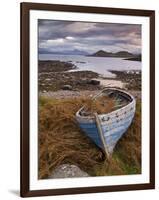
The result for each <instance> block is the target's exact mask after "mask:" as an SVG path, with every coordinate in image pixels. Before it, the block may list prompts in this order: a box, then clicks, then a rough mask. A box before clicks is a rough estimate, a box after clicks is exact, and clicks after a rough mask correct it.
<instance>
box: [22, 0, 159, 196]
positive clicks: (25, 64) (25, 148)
mask: <svg viewBox="0 0 159 200" xmlns="http://www.w3.org/2000/svg"><path fill="white" fill-rule="evenodd" d="M30 10H45V11H67V12H78V13H94V14H95V13H100V14H113V15H125V16H127V15H128V16H141V17H142V16H146V17H149V19H150V75H149V76H150V86H149V87H150V163H149V165H150V182H149V183H143V184H133V185H114V186H98V187H82V188H81V187H80V188H67V189H48V190H30V189H29V188H30V186H29V184H30V183H29V173H30V172H29V163H30V160H29V137H30V136H29V106H30V104H29V96H30V89H29V77H30V76H29V74H30V69H29V45H30V43H29V11H30ZM20 48H21V148H20V153H21V174H20V177H21V178H20V195H21V197H33V196H43V195H45V196H48V195H64V194H65V195H66V194H77V193H97V192H113V191H127V190H144V189H153V188H154V187H155V12H154V11H153V10H136V9H121V8H120V9H119V8H105V7H87V6H73V5H57V4H56V5H53V4H41V3H26V2H25V3H21V47H20Z"/></svg>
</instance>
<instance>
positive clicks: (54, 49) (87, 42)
mask: <svg viewBox="0 0 159 200" xmlns="http://www.w3.org/2000/svg"><path fill="white" fill-rule="evenodd" d="M38 25H39V53H56V54H76V55H77V54H79V55H80V54H81V55H82V54H85V55H86V54H91V53H94V52H96V51H98V50H104V51H109V52H117V51H129V52H131V53H141V25H133V24H113V23H87V22H70V21H54V20H39V22H38Z"/></svg>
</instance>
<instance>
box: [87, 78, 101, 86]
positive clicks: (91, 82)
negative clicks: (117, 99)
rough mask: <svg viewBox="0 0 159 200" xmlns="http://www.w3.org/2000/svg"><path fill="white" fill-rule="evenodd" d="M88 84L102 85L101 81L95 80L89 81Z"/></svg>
mask: <svg viewBox="0 0 159 200" xmlns="http://www.w3.org/2000/svg"><path fill="white" fill-rule="evenodd" d="M87 83H88V84H91V85H100V81H98V80H94V79H91V80H88V81H87Z"/></svg>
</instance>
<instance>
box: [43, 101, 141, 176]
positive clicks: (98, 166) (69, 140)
mask: <svg viewBox="0 0 159 200" xmlns="http://www.w3.org/2000/svg"><path fill="white" fill-rule="evenodd" d="M88 102H89V100H88V99H83V98H81V99H63V100H53V99H45V98H40V99H39V179H42V178H47V177H49V175H50V174H51V173H52V171H53V170H54V169H55V168H56V167H57V166H58V165H60V164H63V163H71V164H75V165H78V166H79V167H80V168H81V169H82V170H84V171H86V172H87V173H89V174H90V175H91V176H97V175H119V174H135V173H140V171H141V128H140V125H141V108H140V105H141V103H140V102H139V103H138V105H137V112H136V115H135V119H134V122H133V124H132V125H131V127H130V128H129V130H128V133H127V134H125V136H124V137H123V138H122V139H121V141H120V142H119V143H118V145H117V147H116V150H115V152H114V154H113V157H112V160H111V162H110V163H108V162H107V161H106V159H105V157H104V155H103V153H102V151H101V150H100V149H99V148H98V147H97V146H96V145H95V144H94V143H93V142H92V141H91V140H90V139H89V138H87V137H86V136H85V134H84V133H83V132H82V131H81V130H80V129H79V128H78V125H77V123H76V120H75V113H76V112H77V110H78V109H79V108H80V107H81V106H82V105H83V104H84V103H85V104H86V103H88Z"/></svg>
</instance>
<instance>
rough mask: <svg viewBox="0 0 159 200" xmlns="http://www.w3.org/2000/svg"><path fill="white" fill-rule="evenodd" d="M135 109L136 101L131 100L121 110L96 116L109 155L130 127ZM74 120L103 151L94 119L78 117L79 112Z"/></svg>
mask: <svg viewBox="0 0 159 200" xmlns="http://www.w3.org/2000/svg"><path fill="white" fill-rule="evenodd" d="M132 98H133V97H132ZM135 107H136V101H135V99H134V98H133V100H132V102H130V103H129V104H128V105H126V106H125V107H123V108H121V109H118V110H115V111H113V112H111V113H108V114H102V115H98V118H99V121H100V126H101V129H102V134H103V136H104V140H105V143H106V146H107V150H108V152H109V154H112V153H113V150H114V148H115V145H116V144H117V142H118V140H119V139H120V138H121V137H122V136H123V134H124V133H125V132H126V131H127V129H128V128H129V126H130V125H131V123H132V120H133V118H134V114H135ZM76 119H77V121H78V123H79V126H80V128H81V129H82V130H83V131H84V132H85V134H86V135H87V136H88V137H90V138H91V139H92V140H93V141H94V142H95V144H96V145H97V146H99V147H100V148H102V149H104V146H103V142H102V140H101V137H100V134H99V130H98V127H97V124H96V120H95V118H94V117H83V116H80V114H79V112H77V113H76Z"/></svg>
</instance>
